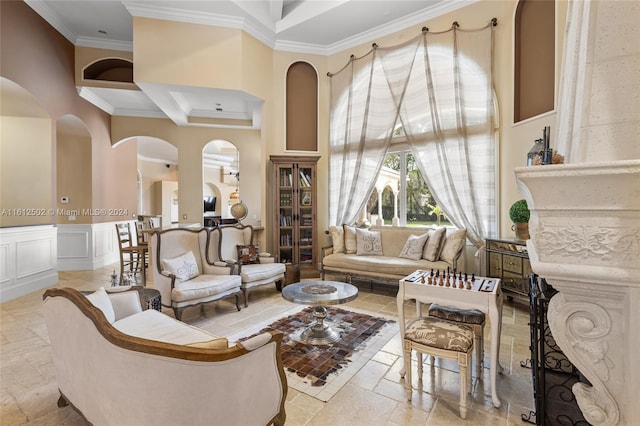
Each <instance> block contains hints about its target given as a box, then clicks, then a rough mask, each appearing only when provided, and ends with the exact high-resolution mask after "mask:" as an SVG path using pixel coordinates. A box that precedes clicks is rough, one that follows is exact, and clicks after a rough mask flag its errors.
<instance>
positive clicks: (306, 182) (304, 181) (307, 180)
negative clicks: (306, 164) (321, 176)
mask: <svg viewBox="0 0 640 426" xmlns="http://www.w3.org/2000/svg"><path fill="white" fill-rule="evenodd" d="M299 172H300V186H304V187H310V186H311V176H309V175H307V174H305V173H304V172H303V171H302V169H300V170H299Z"/></svg>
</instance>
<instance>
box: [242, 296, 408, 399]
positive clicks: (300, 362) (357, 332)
mask: <svg viewBox="0 0 640 426" xmlns="http://www.w3.org/2000/svg"><path fill="white" fill-rule="evenodd" d="M312 313H313V308H312V307H308V308H305V309H303V310H302V311H300V312H298V313H295V314H292V315H289V316H286V317H283V318H280V319H278V320H276V321H273V322H271V323H270V324H269V325H267V326H266V327H264V328H262V329H261V330H260V331H259V332H255V333H253V334H251V336H254V335H256V334H259V333H261V332H264V331H268V330H279V331H282V332H283V333H284V338H283V344H282V363H283V364H284V367H285V370H286V372H287V381H288V384H289V386H290V387H292V388H294V389H297V390H299V391H300V392H304V393H306V394H308V395H311V396H313V397H314V398H317V399H319V400H321V401H328V400H329V399H330V398H331V397H332V396H333V395H335V393H336V392H337V391H338V390H340V388H341V387H342V386H343V385H344V384H345V383H347V382H348V381H349V379H351V377H353V375H354V374H356V373H357V372H358V371H359V370H360V368H362V367H363V366H364V364H366V362H367V361H369V360H370V359H371V357H372V356H373V355H374V354H375V353H376V352H378V351H379V350H380V349H381V348H382V347H383V346H384V345H385V344H386V343H387V342H388V341H389V339H391V337H392V336H393V335H395V334H396V332H397V331H398V330H397V326H396V325H395V324H396V323H395V321H393V320H389V319H385V318H381V317H375V316H371V315H368V314H365V313H362V312H354V311H351V310H345V309H340V308H335V307H327V318H328V319H330V321H327V323H328V324H330V325H331V326H332V327H333V328H334V330H336V331H339V332H340V340H339V341H337V342H335V343H333V344H331V345H306V344H304V343H300V342H298V341H296V340H294V339H292V338H291V336H292V335H293V334H295V333H296V332H297V331H299V330H300V329H301V328H304V327H306V326H307V325H309V324H312V323H313V321H314V318H313V314H312ZM251 336H246V337H244V338H242V339H238V340H240V341H241V340H244V339H246V338H249V337H251Z"/></svg>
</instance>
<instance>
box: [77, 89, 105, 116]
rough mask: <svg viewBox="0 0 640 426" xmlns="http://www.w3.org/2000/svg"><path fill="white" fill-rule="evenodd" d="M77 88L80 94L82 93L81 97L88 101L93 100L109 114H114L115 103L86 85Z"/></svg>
mask: <svg viewBox="0 0 640 426" xmlns="http://www.w3.org/2000/svg"><path fill="white" fill-rule="evenodd" d="M76 90H77V91H78V95H80V97H81V98H83V99H84V100H86V101H87V102H91V103H92V104H94V105H95V106H97V107H98V108H100V109H101V110H103V111H104V112H106V113H107V114H109V115H113V111H114V108H113V105H111V104H110V103H109V102H107V101H105V100H104V99H102V98H101V97H100V96H98V95H96V94H95V93H94V92H93V91H91V90H89V89H88V88H86V87H78V86H76Z"/></svg>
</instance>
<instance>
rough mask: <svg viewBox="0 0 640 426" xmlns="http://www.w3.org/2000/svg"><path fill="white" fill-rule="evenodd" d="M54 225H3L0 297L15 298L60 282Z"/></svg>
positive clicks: (0, 230)
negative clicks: (5, 226) (7, 226)
mask: <svg viewBox="0 0 640 426" xmlns="http://www.w3.org/2000/svg"><path fill="white" fill-rule="evenodd" d="M56 240H57V230H56V227H55V226H54V225H36V226H19V227H11V228H1V229H0V301H1V302H5V301H7V300H11V299H15V298H16V297H20V296H23V295H25V294H28V293H31V292H34V291H37V290H42V289H44V288H46V287H49V286H52V285H53V284H55V283H56V282H58V272H57V270H56V264H57V241H56Z"/></svg>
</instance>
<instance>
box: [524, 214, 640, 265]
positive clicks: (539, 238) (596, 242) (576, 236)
mask: <svg viewBox="0 0 640 426" xmlns="http://www.w3.org/2000/svg"><path fill="white" fill-rule="evenodd" d="M538 230H539V232H538V234H537V235H536V236H535V239H536V245H537V246H538V252H539V253H542V254H544V255H547V256H562V258H563V263H570V261H569V262H568V261H567V260H568V259H571V260H575V261H577V263H585V262H584V261H585V260H593V261H596V263H603V262H606V263H607V265H609V266H610V265H611V263H614V264H620V265H626V266H628V265H629V262H631V263H638V259H640V227H638V228H614V227H604V226H577V225H573V226H572V225H570V226H549V225H546V224H544V223H541V224H540V226H539V228H538Z"/></svg>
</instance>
